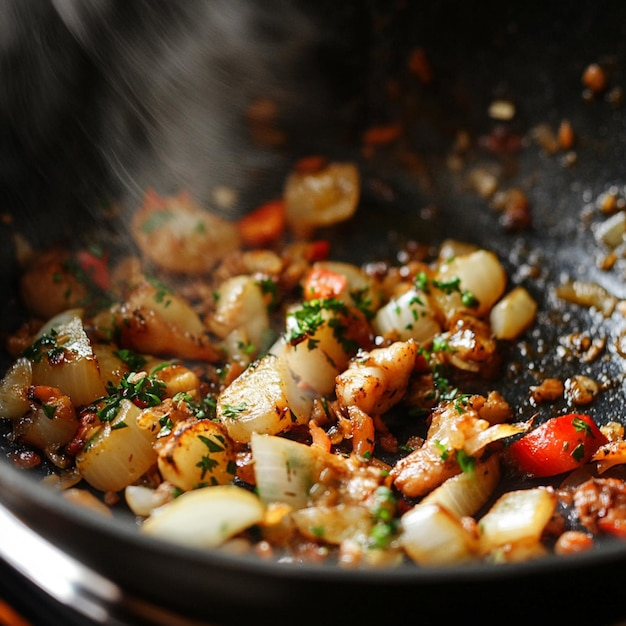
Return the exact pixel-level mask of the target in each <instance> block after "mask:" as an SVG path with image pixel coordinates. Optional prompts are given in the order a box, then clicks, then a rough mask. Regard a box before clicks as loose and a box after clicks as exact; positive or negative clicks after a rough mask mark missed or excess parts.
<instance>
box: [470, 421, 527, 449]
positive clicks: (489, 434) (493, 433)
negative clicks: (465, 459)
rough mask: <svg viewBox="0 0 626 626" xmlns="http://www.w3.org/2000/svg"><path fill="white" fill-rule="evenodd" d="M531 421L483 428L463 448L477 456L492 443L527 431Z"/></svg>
mask: <svg viewBox="0 0 626 626" xmlns="http://www.w3.org/2000/svg"><path fill="white" fill-rule="evenodd" d="M530 425H531V424H530V422H520V423H516V424H494V425H493V426H490V427H489V428H487V429H486V430H482V431H480V432H478V433H476V434H475V435H473V436H471V437H470V438H469V439H467V440H466V441H465V443H464V444H463V450H465V452H466V453H467V454H469V455H470V456H475V455H476V454H477V453H479V452H480V451H481V450H484V449H485V448H486V447H487V446H488V445H489V444H490V443H493V442H494V441H498V440H500V439H504V438H505V437H511V436H512V435H518V434H519V433H523V432H526V431H527V430H528V429H529V428H530Z"/></svg>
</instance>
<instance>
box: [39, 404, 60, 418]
mask: <svg viewBox="0 0 626 626" xmlns="http://www.w3.org/2000/svg"><path fill="white" fill-rule="evenodd" d="M41 409H42V410H43V413H44V415H45V416H46V417H47V418H48V419H50V420H51V419H54V416H55V414H56V412H57V407H56V406H55V405H54V404H42V405H41Z"/></svg>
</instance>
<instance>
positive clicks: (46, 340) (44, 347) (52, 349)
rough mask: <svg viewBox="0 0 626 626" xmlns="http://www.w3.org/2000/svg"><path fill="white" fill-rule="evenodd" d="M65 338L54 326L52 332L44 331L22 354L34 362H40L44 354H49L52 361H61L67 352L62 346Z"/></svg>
mask: <svg viewBox="0 0 626 626" xmlns="http://www.w3.org/2000/svg"><path fill="white" fill-rule="evenodd" d="M62 344H63V338H62V337H60V336H59V333H58V331H56V330H55V329H54V328H53V329H51V330H50V332H47V333H44V334H43V335H42V336H41V337H39V339H36V340H35V341H34V342H33V343H32V344H31V345H30V346H29V347H28V348H26V350H24V352H22V356H24V357H26V358H27V359H30V360H31V361H33V362H34V363H39V362H40V361H41V359H42V358H43V357H44V355H47V356H48V358H49V359H50V361H52V362H57V361H60V360H61V358H62V357H63V355H64V354H65V349H64V348H63V347H62Z"/></svg>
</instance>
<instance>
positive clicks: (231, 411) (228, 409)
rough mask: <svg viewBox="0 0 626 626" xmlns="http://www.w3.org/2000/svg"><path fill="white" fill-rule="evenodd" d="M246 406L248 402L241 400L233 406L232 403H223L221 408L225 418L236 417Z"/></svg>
mask: <svg viewBox="0 0 626 626" xmlns="http://www.w3.org/2000/svg"><path fill="white" fill-rule="evenodd" d="M247 408H248V404H247V403H246V402H242V403H241V404H238V405H237V406H233V405H232V404H225V405H224V407H223V409H222V414H223V415H224V417H226V418H227V419H231V420H234V419H237V418H238V417H239V415H240V414H241V413H243V412H244V411H245V410H246V409H247Z"/></svg>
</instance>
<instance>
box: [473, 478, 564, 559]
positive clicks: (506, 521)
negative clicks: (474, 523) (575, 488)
mask: <svg viewBox="0 0 626 626" xmlns="http://www.w3.org/2000/svg"><path fill="white" fill-rule="evenodd" d="M555 506H556V496H555V494H554V491H553V490H551V489H549V488H545V487H537V488H535V489H520V490H517V491H509V492H508V493H505V494H504V495H502V496H501V497H500V498H499V499H498V500H497V501H496V502H495V504H494V505H493V506H492V507H491V508H490V509H489V511H488V512H487V513H486V514H485V515H484V516H483V517H482V518H481V519H480V521H479V528H480V548H481V552H482V553H483V554H487V553H489V552H491V551H493V550H495V549H497V548H500V547H502V546H504V545H506V544H515V543H520V542H521V543H525V544H528V543H532V542H535V543H538V542H539V540H540V539H541V535H542V533H543V531H544V529H545V527H546V524H547V523H548V522H549V521H550V518H551V517H552V514H553V513H554V508H555Z"/></svg>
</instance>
